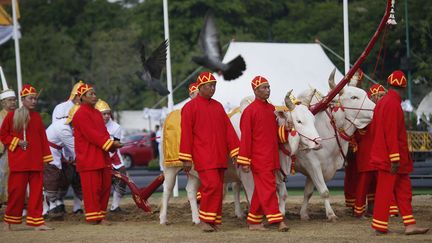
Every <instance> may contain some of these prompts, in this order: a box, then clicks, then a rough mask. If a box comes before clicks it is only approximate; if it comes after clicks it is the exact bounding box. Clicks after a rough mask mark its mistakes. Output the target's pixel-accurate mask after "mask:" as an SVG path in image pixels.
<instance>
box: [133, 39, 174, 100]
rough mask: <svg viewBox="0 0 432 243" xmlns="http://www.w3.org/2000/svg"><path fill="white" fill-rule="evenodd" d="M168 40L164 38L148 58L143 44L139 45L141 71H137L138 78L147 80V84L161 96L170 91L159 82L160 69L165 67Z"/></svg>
mask: <svg viewBox="0 0 432 243" xmlns="http://www.w3.org/2000/svg"><path fill="white" fill-rule="evenodd" d="M167 47H168V40H164V41H163V42H162V43H161V44H160V45H159V47H158V48H157V49H156V50H154V51H153V53H152V54H151V55H150V57H149V58H147V59H146V56H145V50H144V49H145V48H144V44H143V45H142V46H141V50H140V53H141V61H142V64H143V72H137V75H138V77H139V78H140V79H142V80H144V81H146V82H147V85H148V86H149V87H150V88H152V89H153V90H154V91H156V92H157V93H158V94H159V95H161V96H166V95H168V94H169V93H170V92H169V91H168V89H167V88H166V87H165V86H164V85H162V83H161V82H160V77H161V73H162V69H163V68H164V67H165V63H166V55H167Z"/></svg>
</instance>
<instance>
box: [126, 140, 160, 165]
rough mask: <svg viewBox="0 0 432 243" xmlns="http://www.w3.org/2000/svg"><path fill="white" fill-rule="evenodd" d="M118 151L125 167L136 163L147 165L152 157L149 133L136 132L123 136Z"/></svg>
mask: <svg viewBox="0 0 432 243" xmlns="http://www.w3.org/2000/svg"><path fill="white" fill-rule="evenodd" d="M122 143H123V145H124V146H123V147H122V148H121V149H120V153H121V155H122V156H123V162H124V165H125V167H126V169H128V168H131V167H133V166H137V165H144V166H148V164H149V162H150V160H152V159H153V158H154V152H153V147H152V141H151V139H150V134H148V133H138V134H134V135H131V136H128V137H126V138H124V141H122Z"/></svg>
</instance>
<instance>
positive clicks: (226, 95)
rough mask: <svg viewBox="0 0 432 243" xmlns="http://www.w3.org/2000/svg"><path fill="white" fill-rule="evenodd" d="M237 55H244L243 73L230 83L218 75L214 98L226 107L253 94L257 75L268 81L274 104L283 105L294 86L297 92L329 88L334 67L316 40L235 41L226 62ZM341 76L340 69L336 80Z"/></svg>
mask: <svg viewBox="0 0 432 243" xmlns="http://www.w3.org/2000/svg"><path fill="white" fill-rule="evenodd" d="M237 55H242V57H243V58H244V60H245V62H246V71H245V72H244V73H243V75H242V76H240V77H239V78H237V79H236V80H233V81H230V82H227V81H224V79H223V77H222V76H219V75H217V74H215V75H216V79H217V80H218V83H217V86H216V93H215V95H214V97H213V98H214V99H216V100H218V101H219V102H221V103H222V104H223V105H224V106H225V107H226V108H228V107H236V106H238V105H239V104H240V101H241V100H242V99H243V98H244V97H246V96H250V95H253V92H252V88H251V84H250V83H251V80H252V79H253V78H254V77H255V76H257V75H261V76H264V77H266V78H267V79H268V80H269V83H270V86H271V95H270V101H271V102H272V103H273V104H275V105H280V104H283V100H284V97H285V95H286V93H287V92H288V91H289V90H291V89H293V90H294V91H293V94H294V95H298V94H300V93H301V92H302V91H304V90H306V89H308V88H310V86H312V87H314V88H316V89H317V90H319V91H320V92H321V93H323V94H325V93H327V91H328V90H329V87H328V82H327V81H328V77H329V75H330V73H331V71H332V70H333V69H334V68H335V65H334V64H333V63H332V62H331V61H330V59H329V58H328V57H327V55H326V54H325V52H324V50H323V49H322V48H321V46H320V45H319V44H315V43H311V44H304V43H299V44H292V43H258V42H232V43H231V44H230V46H229V47H228V50H227V52H226V54H225V57H224V59H223V61H224V62H228V61H230V60H232V59H233V58H235V57H236V56H237ZM341 79H342V74H341V73H340V72H339V71H338V70H337V71H336V76H335V80H336V83H337V82H338V81H339V80H341Z"/></svg>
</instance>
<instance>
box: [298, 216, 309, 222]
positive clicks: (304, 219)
mask: <svg viewBox="0 0 432 243" xmlns="http://www.w3.org/2000/svg"><path fill="white" fill-rule="evenodd" d="M300 219H301V220H303V221H309V220H310V217H309V215H302V216H300Z"/></svg>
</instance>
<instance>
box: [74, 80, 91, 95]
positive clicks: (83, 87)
mask: <svg viewBox="0 0 432 243" xmlns="http://www.w3.org/2000/svg"><path fill="white" fill-rule="evenodd" d="M91 89H93V87H92V86H90V85H89V84H85V83H82V84H81V85H80V86H78V89H77V95H78V96H79V97H80V98H81V97H82V96H83V95H84V94H85V93H86V92H87V91H89V90H91Z"/></svg>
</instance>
